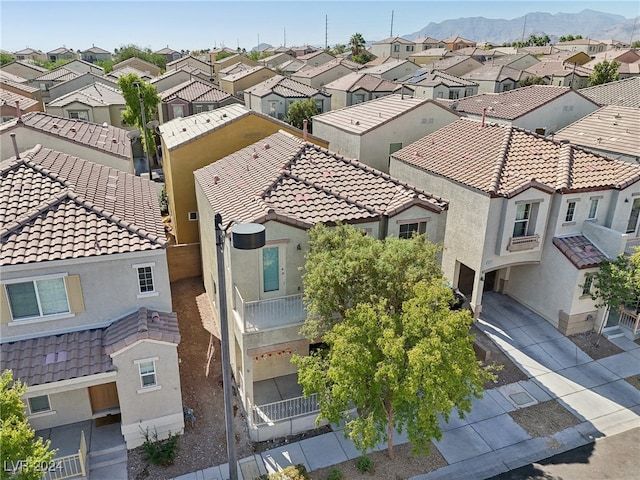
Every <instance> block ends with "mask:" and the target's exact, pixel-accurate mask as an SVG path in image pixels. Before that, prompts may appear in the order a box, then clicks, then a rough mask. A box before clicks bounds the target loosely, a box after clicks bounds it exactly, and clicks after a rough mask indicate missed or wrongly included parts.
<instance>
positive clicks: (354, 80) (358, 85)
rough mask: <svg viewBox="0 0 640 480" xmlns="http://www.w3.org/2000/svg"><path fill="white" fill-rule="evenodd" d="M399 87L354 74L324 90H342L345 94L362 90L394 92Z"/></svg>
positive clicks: (328, 84) (385, 81)
mask: <svg viewBox="0 0 640 480" xmlns="http://www.w3.org/2000/svg"><path fill="white" fill-rule="evenodd" d="M398 86H399V85H398V84H397V83H394V82H390V81H389V80H384V79H382V78H379V77H374V76H373V75H369V74H367V73H362V72H352V73H349V74H347V75H345V76H344V77H340V78H338V79H337V80H334V81H333V82H329V83H327V84H326V85H325V86H324V88H327V89H333V90H342V91H344V92H355V91H356V90H361V89H362V90H366V91H368V92H393V91H395V90H396V89H397V88H398Z"/></svg>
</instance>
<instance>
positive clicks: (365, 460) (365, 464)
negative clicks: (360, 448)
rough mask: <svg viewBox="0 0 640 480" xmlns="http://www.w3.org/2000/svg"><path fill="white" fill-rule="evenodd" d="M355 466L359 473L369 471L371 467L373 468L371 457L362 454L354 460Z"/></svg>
mask: <svg viewBox="0 0 640 480" xmlns="http://www.w3.org/2000/svg"><path fill="white" fill-rule="evenodd" d="M356 468H357V469H358V471H359V472H360V473H367V472H370V471H371V469H372V468H373V464H372V463H371V459H370V458H369V457H367V456H366V455H362V456H361V457H360V458H358V460H357V461H356Z"/></svg>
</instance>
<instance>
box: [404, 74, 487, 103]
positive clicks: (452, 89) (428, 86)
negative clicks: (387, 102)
mask: <svg viewBox="0 0 640 480" xmlns="http://www.w3.org/2000/svg"><path fill="white" fill-rule="evenodd" d="M398 82H399V83H402V84H403V85H407V86H410V87H411V88H412V89H413V96H414V97H419V98H433V99H437V98H448V99H450V100H456V99H458V98H464V97H470V96H473V95H477V94H478V84H477V83H476V82H473V81H471V80H467V79H465V78H462V77H456V76H455V75H450V74H448V73H445V72H441V71H440V70H430V69H420V70H417V71H416V72H415V73H414V74H413V75H411V76H410V77H406V78H401V79H399V80H398Z"/></svg>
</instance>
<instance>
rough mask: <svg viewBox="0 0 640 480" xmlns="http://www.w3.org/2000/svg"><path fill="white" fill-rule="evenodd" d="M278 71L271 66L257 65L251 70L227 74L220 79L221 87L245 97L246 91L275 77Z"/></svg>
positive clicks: (232, 93) (239, 96) (235, 94)
mask: <svg viewBox="0 0 640 480" xmlns="http://www.w3.org/2000/svg"><path fill="white" fill-rule="evenodd" d="M276 75H277V73H276V72H274V71H273V70H271V69H270V68H267V67H263V66H262V65H257V66H255V67H251V68H250V69H249V70H244V71H241V72H238V73H234V74H231V75H227V76H226V77H222V78H221V79H220V88H221V89H222V90H224V91H225V92H227V93H229V94H231V95H234V96H236V97H238V98H244V91H245V90H246V89H247V88H249V87H253V86H254V85H257V84H259V83H260V82H264V81H265V80H267V79H268V78H272V77H275V76H276Z"/></svg>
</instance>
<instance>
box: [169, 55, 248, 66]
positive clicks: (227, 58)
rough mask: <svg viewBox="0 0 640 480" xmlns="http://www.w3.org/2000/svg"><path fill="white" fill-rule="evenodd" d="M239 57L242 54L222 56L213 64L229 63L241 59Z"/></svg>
mask: <svg viewBox="0 0 640 480" xmlns="http://www.w3.org/2000/svg"><path fill="white" fill-rule="evenodd" d="M239 58H240V54H239V53H234V54H233V55H229V56H228V57H224V58H221V59H220V60H216V61H215V62H213V64H214V65H215V64H216V63H217V64H221V63H227V62H228V61H230V60H236V59H239ZM172 63H173V62H172Z"/></svg>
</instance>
